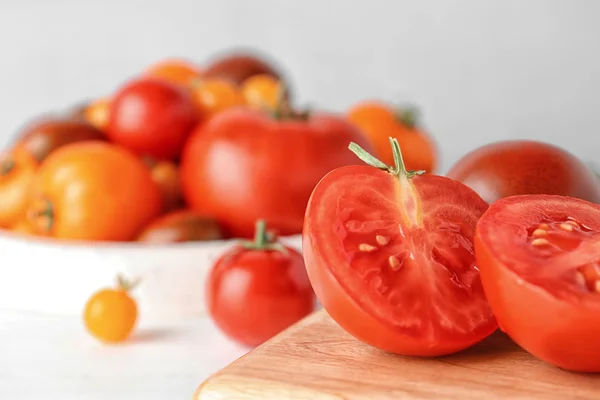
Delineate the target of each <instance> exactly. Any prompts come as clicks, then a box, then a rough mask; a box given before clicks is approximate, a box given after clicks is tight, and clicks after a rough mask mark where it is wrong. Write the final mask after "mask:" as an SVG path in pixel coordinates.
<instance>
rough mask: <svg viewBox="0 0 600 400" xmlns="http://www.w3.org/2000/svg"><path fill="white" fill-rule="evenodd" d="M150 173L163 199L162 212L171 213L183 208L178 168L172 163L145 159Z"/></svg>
mask: <svg viewBox="0 0 600 400" xmlns="http://www.w3.org/2000/svg"><path fill="white" fill-rule="evenodd" d="M145 161H146V164H148V165H149V167H150V171H151V173H152V179H154V182H156V184H157V185H158V186H159V188H160V191H161V193H162V199H163V211H172V210H175V209H178V208H181V207H183V204H184V203H183V195H182V193H181V182H180V180H179V168H178V167H177V165H176V164H175V163H174V162H172V161H166V160H165V161H158V162H156V161H154V160H151V159H146V160H145Z"/></svg>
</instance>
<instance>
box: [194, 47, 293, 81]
mask: <svg viewBox="0 0 600 400" xmlns="http://www.w3.org/2000/svg"><path fill="white" fill-rule="evenodd" d="M263 74H265V75H270V76H273V77H275V78H277V79H282V76H281V73H280V72H279V71H277V70H276V68H275V67H274V66H273V65H271V63H270V62H269V61H266V60H264V59H263V58H262V57H260V56H258V55H256V54H253V53H250V52H237V51H235V52H229V53H228V54H225V55H221V56H219V57H216V58H214V59H213V60H212V61H210V62H209V63H207V64H206V69H205V70H204V72H203V73H202V76H203V77H205V78H220V79H227V80H230V81H232V82H233V83H235V84H237V85H241V84H242V82H244V81H245V80H246V79H248V78H250V77H252V76H254V75H263Z"/></svg>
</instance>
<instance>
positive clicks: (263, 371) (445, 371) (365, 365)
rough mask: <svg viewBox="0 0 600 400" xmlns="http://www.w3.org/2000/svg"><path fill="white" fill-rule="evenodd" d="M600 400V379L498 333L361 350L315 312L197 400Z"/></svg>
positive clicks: (215, 380)
mask: <svg viewBox="0 0 600 400" xmlns="http://www.w3.org/2000/svg"><path fill="white" fill-rule="evenodd" d="M217 399H218V400H229V399H236V400H238V399H239V400H286V399H290V400H304V399H306V400H340V399H347V400H384V399H385V400H388V399H389V400H392V399H393V400H417V399H419V400H421V399H428V400H429V399H436V400H437V399H460V400H509V399H510V400H512V399H519V400H521V399H536V400H537V399H539V400H567V399H569V400H579V399H590V400H591V399H593V400H599V399H600V376H599V375H593V374H574V373H569V372H566V371H563V370H560V369H558V368H555V367H552V366H550V365H547V364H545V363H543V362H541V361H539V360H537V359H535V358H534V357H532V356H530V355H529V354H528V353H526V352H525V351H523V350H522V349H520V348H519V347H518V346H517V345H516V344H514V343H513V342H512V341H511V340H510V339H509V338H507V337H506V336H505V335H504V334H502V333H500V332H498V333H496V334H494V335H492V336H491V337H489V338H487V339H486V340H485V341H483V342H482V343H480V344H478V345H476V346H474V347H472V348H471V349H468V350H466V351H464V352H461V353H459V354H456V355H452V356H446V357H438V358H428V359H424V358H413V357H402V356H397V355H393V354H388V353H384V352H381V351H379V350H376V349H374V348H371V347H369V346H367V345H364V344H362V343H360V342H359V341H357V340H356V339H354V338H353V337H351V336H350V335H348V334H347V333H346V332H344V331H343V330H342V329H341V328H339V327H338V326H337V325H336V324H335V323H334V322H333V321H332V320H331V318H330V317H329V316H328V315H327V314H326V313H325V311H318V312H316V313H315V314H313V315H311V316H309V317H308V318H307V319H305V320H303V321H301V322H300V323H298V324H297V325H295V326H293V327H291V328H290V329H288V330H286V331H285V332H283V333H282V334H280V335H279V336H277V337H275V338H273V339H272V340H271V341H269V342H267V343H265V344H264V345H262V346H260V347H258V348H256V349H255V350H253V351H251V352H250V353H248V354H247V355H245V356H244V357H242V358H240V359H239V360H237V361H235V362H234V363H232V364H231V365H229V366H228V367H226V368H225V369H223V370H222V371H220V372H218V373H217V374H215V375H213V376H212V377H210V378H209V379H208V380H207V381H205V382H204V383H203V384H202V385H201V386H200V387H199V388H198V390H197V391H196V395H195V400H217Z"/></svg>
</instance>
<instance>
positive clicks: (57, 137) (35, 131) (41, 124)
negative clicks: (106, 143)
mask: <svg viewBox="0 0 600 400" xmlns="http://www.w3.org/2000/svg"><path fill="white" fill-rule="evenodd" d="M105 139H106V137H105V136H104V133H102V131H100V130H99V129H98V128H96V127H94V126H93V125H92V124H90V123H88V122H87V121H85V120H83V119H81V118H63V117H54V116H53V117H43V118H39V119H36V120H35V121H34V122H32V123H30V124H28V125H27V126H26V127H25V128H23V130H22V131H21V132H19V133H18V134H17V142H16V146H17V147H20V148H22V149H24V150H26V151H27V152H29V154H31V155H32V156H33V157H35V159H36V160H37V161H38V162H41V161H43V160H44V159H45V158H46V157H48V155H50V154H51V153H52V152H53V151H54V150H56V149H58V148H60V147H62V146H64V145H67V144H70V143H76V142H82V141H88V140H105Z"/></svg>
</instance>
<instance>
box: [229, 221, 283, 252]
mask: <svg viewBox="0 0 600 400" xmlns="http://www.w3.org/2000/svg"><path fill="white" fill-rule="evenodd" d="M241 246H242V247H243V248H244V249H246V250H255V251H278V252H280V253H283V254H287V253H288V251H287V249H286V248H285V246H284V245H283V244H281V243H280V242H279V241H278V240H277V239H276V237H275V236H274V235H273V234H271V233H269V232H267V223H266V222H265V221H264V220H262V219H261V220H258V221H257V222H256V230H255V233H254V240H246V241H242V242H241Z"/></svg>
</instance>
